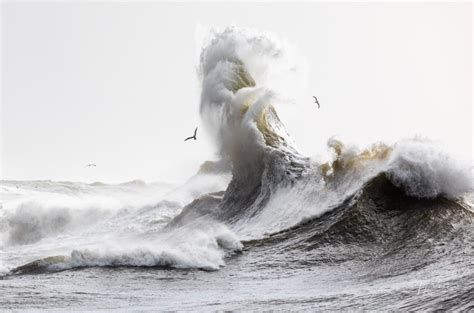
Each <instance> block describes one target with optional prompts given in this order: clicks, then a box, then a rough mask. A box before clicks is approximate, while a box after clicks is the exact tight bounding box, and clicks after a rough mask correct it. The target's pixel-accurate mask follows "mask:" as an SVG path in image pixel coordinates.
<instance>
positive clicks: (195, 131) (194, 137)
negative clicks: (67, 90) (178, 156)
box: [184, 127, 198, 141]
mask: <svg viewBox="0 0 474 313" xmlns="http://www.w3.org/2000/svg"><path fill="white" fill-rule="evenodd" d="M197 131H198V128H197V127H196V129H195V130H194V135H192V136H191V137H188V138H186V139H184V141H186V140H189V139H194V140H196V139H197V138H196V133H197Z"/></svg>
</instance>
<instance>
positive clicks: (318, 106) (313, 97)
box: [313, 96, 319, 109]
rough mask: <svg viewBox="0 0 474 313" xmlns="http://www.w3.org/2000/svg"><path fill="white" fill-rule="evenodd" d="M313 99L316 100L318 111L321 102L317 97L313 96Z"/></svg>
mask: <svg viewBox="0 0 474 313" xmlns="http://www.w3.org/2000/svg"><path fill="white" fill-rule="evenodd" d="M313 98H314V101H315V103H316V104H317V105H318V109H319V101H318V98H316V97H315V96H313Z"/></svg>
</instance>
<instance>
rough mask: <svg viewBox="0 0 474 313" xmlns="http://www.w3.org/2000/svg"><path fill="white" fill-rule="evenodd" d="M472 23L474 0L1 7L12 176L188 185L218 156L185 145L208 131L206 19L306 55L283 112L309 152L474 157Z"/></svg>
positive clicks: (6, 156)
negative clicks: (279, 40) (426, 149)
mask: <svg viewBox="0 0 474 313" xmlns="http://www.w3.org/2000/svg"><path fill="white" fill-rule="evenodd" d="M471 23H472V4H470V3H467V2H466V3H454V2H453V3H447V4H443V3H436V4H429V3H421V2H420V3H417V4H390V3H385V4H383V3H379V4H376V3H366V4H357V3H340V4H325V3H313V4H309V3H306V4H294V3H286V4H285V3H274V4H270V3H258V4H256V3H244V4H217V3H209V4H203V3H201V4H189V3H177V4H176V3H175V4H173V3H161V4H151V3H141V4H132V3H123V2H122V3H108V4H105V3H102V4H101V3H77V2H76V3H74V4H71V3H69V4H66V3H61V2H50V3H13V2H3V4H2V40H1V52H2V68H1V72H2V105H1V106H2V111H1V112H2V120H1V135H2V136H1V138H2V150H1V165H2V166H1V178H2V179H21V180H23V179H52V180H74V181H87V182H91V181H104V182H120V181H126V180H131V179H143V180H146V181H156V180H160V181H170V182H180V181H183V180H185V179H186V178H187V177H189V176H190V175H192V174H193V173H195V172H196V171H197V169H198V168H199V165H200V164H201V163H202V162H203V161H205V160H207V159H212V158H215V154H214V150H213V146H212V144H211V143H210V141H209V139H208V137H207V136H206V134H204V133H202V132H198V137H199V140H198V141H193V142H186V143H185V142H183V139H184V138H185V137H186V136H188V135H191V134H192V132H193V130H194V127H195V126H198V125H200V117H199V113H198V109H199V95H200V89H199V81H198V78H197V75H196V67H197V61H198V59H197V56H198V53H199V49H200V47H198V44H197V40H196V37H197V36H196V29H197V28H200V27H198V25H202V26H204V27H213V26H218V27H224V26H226V25H229V24H235V25H236V26H240V27H250V28H256V29H259V30H265V31H269V32H273V33H275V34H277V35H279V36H282V37H284V38H286V39H287V40H288V41H289V42H291V43H293V44H294V46H295V48H296V49H297V51H298V52H299V54H300V55H302V56H304V57H306V60H307V62H308V66H309V68H308V72H309V77H308V84H307V85H308V88H307V90H304V91H301V92H300V93H299V94H295V95H294V97H295V99H296V100H297V101H296V103H297V104H292V105H288V106H284V107H280V108H279V112H280V114H281V118H282V119H283V121H284V122H285V123H286V124H287V127H288V130H289V132H290V134H291V135H292V137H293V138H294V140H295V141H296V144H297V146H298V147H299V148H300V149H301V150H302V152H303V153H305V154H307V155H315V154H321V153H323V152H324V151H325V149H326V147H325V142H326V141H327V139H328V138H329V137H331V136H333V135H339V136H341V138H344V139H345V140H347V141H349V142H354V143H357V144H359V145H367V144H370V143H372V142H375V141H387V142H393V141H396V140H397V139H401V138H404V137H408V136H414V135H422V136H427V137H429V138H432V139H434V140H439V141H441V142H442V143H443V145H444V146H445V148H446V149H448V150H449V151H451V152H452V153H453V154H455V155H459V156H461V157H464V158H467V159H472V157H471V155H472V118H473V114H472V28H471V27H472V26H471V25H472V24H471ZM313 94H314V95H316V96H317V97H318V98H319V101H320V103H321V109H320V110H317V109H316V108H315V106H314V105H313V99H312V97H311V95H313ZM87 163H95V164H97V167H95V168H86V167H85V165H86V164H87Z"/></svg>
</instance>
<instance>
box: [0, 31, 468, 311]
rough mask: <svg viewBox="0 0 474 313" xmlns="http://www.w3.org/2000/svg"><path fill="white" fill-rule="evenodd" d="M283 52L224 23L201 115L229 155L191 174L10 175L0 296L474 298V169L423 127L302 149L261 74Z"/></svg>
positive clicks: (54, 300) (208, 67)
mask: <svg viewBox="0 0 474 313" xmlns="http://www.w3.org/2000/svg"><path fill="white" fill-rule="evenodd" d="M282 60H284V51H282V50H281V47H280V46H279V45H278V43H277V42H275V40H274V39H272V38H271V37H267V36H265V35H262V34H255V33H250V32H248V31H241V30H238V29H235V28H228V29H226V30H224V31H222V32H219V33H215V34H214V36H213V37H212V40H210V41H209V42H208V44H207V45H206V47H205V48H204V49H203V52H202V54H201V66H200V75H201V79H202V96H201V106H200V113H201V117H202V119H203V122H204V124H205V126H206V127H207V130H208V131H209V132H210V133H211V134H213V135H214V137H215V140H216V144H217V146H218V149H219V151H220V155H221V159H220V160H218V161H207V162H204V163H203V165H202V166H201V168H200V170H199V172H198V173H197V174H196V175H194V176H193V177H191V178H190V179H189V180H188V181H187V182H186V183H185V184H183V185H182V186H172V185H168V184H163V183H151V184H147V183H144V182H142V181H132V182H128V183H123V184H117V185H107V184H102V183H94V184H85V183H76V182H52V181H1V182H0V192H1V208H0V275H1V276H0V277H1V278H0V295H1V297H0V308H1V309H2V310H22V309H26V310H35V309H44V310H47V311H51V310H55V309H57V310H61V311H65V310H98V309H118V310H124V311H128V310H265V309H280V310H414V309H422V310H438V309H442V310H444V309H454V310H466V311H469V310H473V309H474V261H473V260H474V227H473V221H474V211H473V208H472V202H473V201H472V200H473V196H472V172H471V169H470V168H469V167H467V168H466V167H463V166H462V165H459V164H458V163H457V162H456V161H455V160H453V159H452V158H450V157H449V155H447V154H446V153H444V152H442V151H441V150H440V149H439V148H438V147H437V146H436V145H435V144H433V143H431V142H429V141H427V140H422V139H417V138H415V139H405V140H401V141H400V142H398V143H396V144H394V145H385V144H382V143H377V144H374V145H372V146H371V147H368V148H366V149H358V148H356V147H353V146H351V145H349V144H344V143H342V142H340V141H338V140H335V139H331V140H329V141H328V146H329V149H330V150H331V151H332V152H333V158H332V159H330V160H327V161H326V162H321V161H317V160H314V159H312V158H309V157H306V156H304V155H302V154H301V153H300V152H299V151H298V149H297V148H296V147H295V145H294V143H293V142H292V140H291V138H290V136H289V135H288V133H287V132H286V130H285V127H284V125H283V124H282V123H281V121H280V120H279V118H278V115H277V108H276V106H273V105H272V103H275V102H278V99H277V95H276V93H275V91H274V90H272V89H271V88H269V87H268V86H267V85H266V83H265V82H266V80H265V77H266V75H260V73H261V71H262V68H264V67H267V69H268V68H270V69H278V70H279V71H280V72H281V71H283V70H284V67H285V65H286V63H285V62H283V61H282ZM265 72H266V73H267V71H265Z"/></svg>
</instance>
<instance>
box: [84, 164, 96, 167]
mask: <svg viewBox="0 0 474 313" xmlns="http://www.w3.org/2000/svg"><path fill="white" fill-rule="evenodd" d="M91 166H94V167H95V166H97V165H95V164H92V163H91V164H87V165H86V167H91Z"/></svg>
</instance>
